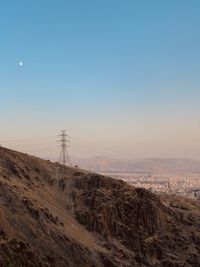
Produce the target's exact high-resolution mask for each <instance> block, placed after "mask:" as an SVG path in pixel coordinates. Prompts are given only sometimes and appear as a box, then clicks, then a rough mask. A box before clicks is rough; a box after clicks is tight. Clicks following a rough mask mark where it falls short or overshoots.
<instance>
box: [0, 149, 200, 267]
mask: <svg viewBox="0 0 200 267" xmlns="http://www.w3.org/2000/svg"><path fill="white" fill-rule="evenodd" d="M58 172H59V173H60V174H61V173H62V176H61V177H62V179H61V180H60V181H59V183H57V173H58ZM199 230H200V205H199V203H197V202H194V201H192V200H187V199H183V198H177V197H173V196H162V197H161V196H160V197H159V196H156V195H154V194H152V193H150V192H148V191H146V190H143V189H136V188H134V187H131V186H129V185H127V184H126V183H124V182H122V181H117V180H114V179H111V178H108V177H104V176H100V175H96V174H93V173H89V172H85V171H82V170H79V169H76V168H67V167H66V168H65V169H64V170H63V168H62V166H61V165H59V164H53V163H51V162H49V161H44V160H41V159H38V158H35V157H31V156H28V155H26V154H22V153H19V152H15V151H11V150H8V149H5V148H2V147H1V148H0V266H3V267H6V266H26V267H28V266H30V267H33V266H34V267H39V266H41V267H43V266H49V267H50V266H52V267H53V266H58V267H64V266H65V267H66V266H81V267H82V266H83V267H84V266H88V267H92V266H97V267H98V266H99V267H101V266H116V267H119V266H122V267H123V266H124V267H125V266H126V267H129V266H130V267H132V266H172V267H173V266H200V246H199V245H200V234H199Z"/></svg>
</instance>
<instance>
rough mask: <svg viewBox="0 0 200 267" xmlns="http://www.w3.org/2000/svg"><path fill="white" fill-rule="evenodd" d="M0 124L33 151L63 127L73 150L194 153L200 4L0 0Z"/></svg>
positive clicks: (2, 139)
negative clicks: (69, 137) (68, 135)
mask: <svg viewBox="0 0 200 267" xmlns="http://www.w3.org/2000/svg"><path fill="white" fill-rule="evenodd" d="M22 62H23V64H22ZM22 65H23V66H22ZM0 124H1V126H0V143H2V144H3V145H7V146H9V147H15V148H16V149H19V150H21V149H23V150H27V151H28V152H29V151H34V153H35V154H38V155H45V156H52V155H53V154H54V153H55V151H54V150H55V147H56V144H55V140H56V134H58V133H59V131H60V130H61V129H66V130H67V131H68V132H69V134H70V135H71V136H72V138H71V141H72V143H71V151H72V153H73V154H74V155H75V156H89V155H93V154H107V153H108V154H109V153H110V154H111V153H112V154H116V155H117V154H118V155H121V156H123V157H124V156H125V155H127V156H128V155H129V156H133V157H151V156H152V157H160V156H162V157H193V158H200V1H199V0H168V1H161V0H124V1H118V0H101V1H100V0H90V1H89V0H84V1H82V0H77V1H68V0H42V1H41V0H29V1H27V0H17V1H15V0H12V1H11V0H2V1H0ZM45 136H46V138H45ZM24 139H27V140H24ZM32 149H33V150H32Z"/></svg>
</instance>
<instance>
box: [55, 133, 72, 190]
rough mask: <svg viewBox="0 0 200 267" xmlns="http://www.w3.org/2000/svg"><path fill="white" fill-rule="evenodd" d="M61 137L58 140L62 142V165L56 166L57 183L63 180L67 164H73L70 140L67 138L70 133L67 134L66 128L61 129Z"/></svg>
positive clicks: (60, 158) (60, 157) (60, 160)
mask: <svg viewBox="0 0 200 267" xmlns="http://www.w3.org/2000/svg"><path fill="white" fill-rule="evenodd" d="M59 136H60V137H61V139H60V140H58V141H57V142H59V143H60V147H61V151H60V156H59V160H58V162H59V163H60V164H61V165H62V167H59V166H56V170H55V171H56V183H57V184H58V185H59V183H60V182H61V180H62V179H63V178H64V172H65V166H70V167H71V166H72V164H71V161H70V157H69V152H68V148H69V145H68V143H69V140H68V139H67V138H68V137H69V135H67V134H66V131H65V130H62V131H61V134H60V135H59Z"/></svg>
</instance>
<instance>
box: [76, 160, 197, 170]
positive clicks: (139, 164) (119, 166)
mask: <svg viewBox="0 0 200 267" xmlns="http://www.w3.org/2000/svg"><path fill="white" fill-rule="evenodd" d="M74 162H76V163H77V165H78V166H79V167H80V168H83V169H88V170H92V171H97V172H119V173H124V172H128V173H149V174H161V173H162V174H175V175H179V174H180V175H182V174H185V175H190V174H192V175H194V174H195V175H200V160H195V159H187V158H182V159H181V158H144V159H132V160H130V159H114V158H109V157H106V156H96V157H89V158H77V159H74Z"/></svg>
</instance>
